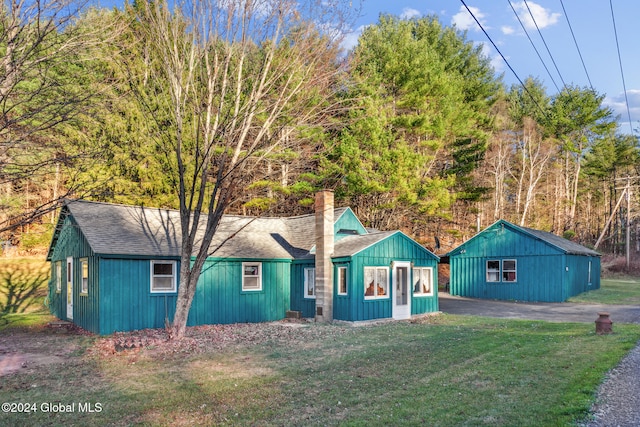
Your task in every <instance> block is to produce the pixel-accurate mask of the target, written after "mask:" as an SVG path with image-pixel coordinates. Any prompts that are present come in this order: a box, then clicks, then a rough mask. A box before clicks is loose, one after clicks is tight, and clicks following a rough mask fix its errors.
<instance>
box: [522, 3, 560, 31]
mask: <svg viewBox="0 0 640 427" xmlns="http://www.w3.org/2000/svg"><path fill="white" fill-rule="evenodd" d="M527 5H529V8H527ZM513 7H514V9H515V10H516V12H517V13H518V16H519V17H520V19H521V20H522V23H523V24H524V26H525V28H526V29H528V30H532V29H536V24H537V25H538V28H540V29H543V28H546V27H549V26H551V25H554V24H556V23H557V22H558V18H560V16H561V14H560V13H552V12H551V10H550V9H545V8H544V7H542V6H540V5H539V4H537V3H534V2H531V1H530V2H527V3H525V2H520V3H514V4H513ZM529 10H531V13H529ZM531 15H533V19H532V18H531ZM514 19H515V18H514ZM534 19H535V22H534Z"/></svg>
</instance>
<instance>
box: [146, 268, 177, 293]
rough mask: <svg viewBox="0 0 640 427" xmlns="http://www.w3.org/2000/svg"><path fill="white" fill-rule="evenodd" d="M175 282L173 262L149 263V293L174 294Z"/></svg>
mask: <svg viewBox="0 0 640 427" xmlns="http://www.w3.org/2000/svg"><path fill="white" fill-rule="evenodd" d="M176 282H177V281H176V262H175V261H151V292H175V291H176V288H177V287H176Z"/></svg>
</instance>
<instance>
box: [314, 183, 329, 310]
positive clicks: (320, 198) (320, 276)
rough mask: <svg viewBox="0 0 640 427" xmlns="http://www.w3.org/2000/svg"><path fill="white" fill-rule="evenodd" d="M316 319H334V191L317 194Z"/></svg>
mask: <svg viewBox="0 0 640 427" xmlns="http://www.w3.org/2000/svg"><path fill="white" fill-rule="evenodd" d="M315 214H316V217H315V218H316V321H317V322H330V321H332V320H333V264H332V263H331V255H332V254H333V191H332V190H323V191H320V192H318V193H317V194H316V203H315Z"/></svg>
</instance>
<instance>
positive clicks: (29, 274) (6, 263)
mask: <svg viewBox="0 0 640 427" xmlns="http://www.w3.org/2000/svg"><path fill="white" fill-rule="evenodd" d="M48 280H49V263H47V262H46V261H45V260H44V258H43V257H39V258H1V257H0V328H1V327H2V326H3V325H6V324H7V323H8V322H10V321H11V320H12V319H14V320H17V321H18V322H24V319H23V318H21V317H19V316H18V317H16V316H12V315H13V314H14V313H32V312H39V311H42V310H45V307H44V300H45V298H46V296H47V282H48Z"/></svg>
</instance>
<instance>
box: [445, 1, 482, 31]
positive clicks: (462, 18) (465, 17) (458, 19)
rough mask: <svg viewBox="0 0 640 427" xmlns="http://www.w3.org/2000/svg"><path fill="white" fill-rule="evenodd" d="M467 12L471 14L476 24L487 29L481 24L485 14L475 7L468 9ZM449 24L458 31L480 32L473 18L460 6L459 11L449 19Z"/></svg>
mask: <svg viewBox="0 0 640 427" xmlns="http://www.w3.org/2000/svg"><path fill="white" fill-rule="evenodd" d="M469 10H470V11H471V13H473V15H474V16H475V17H476V19H477V20H478V22H480V24H482V26H483V27H484V28H485V29H487V28H488V27H487V26H486V24H485V23H484V22H483V18H484V17H485V14H484V13H482V12H480V9H478V8H477V7H469ZM451 23H452V24H453V25H455V26H456V27H457V28H458V29H459V30H463V31H464V30H475V31H480V28H479V27H478V24H477V23H476V21H475V20H474V19H473V16H471V15H470V14H469V11H468V10H467V8H466V7H464V6H460V11H459V12H458V13H456V14H455V15H453V17H452V18H451Z"/></svg>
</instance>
